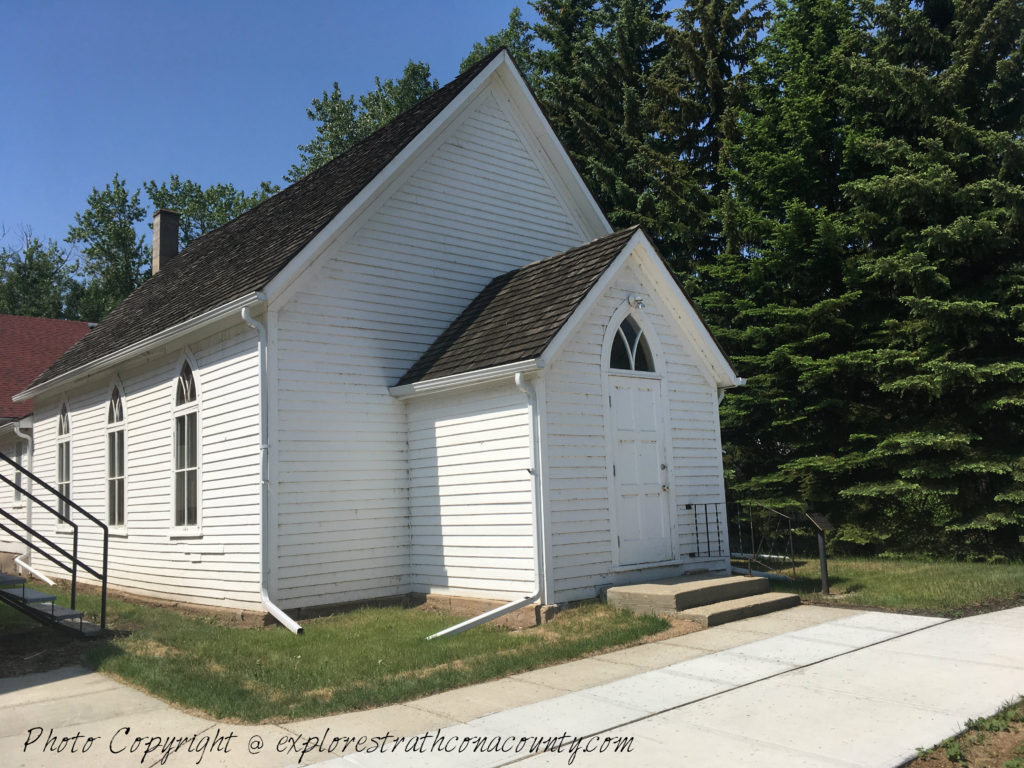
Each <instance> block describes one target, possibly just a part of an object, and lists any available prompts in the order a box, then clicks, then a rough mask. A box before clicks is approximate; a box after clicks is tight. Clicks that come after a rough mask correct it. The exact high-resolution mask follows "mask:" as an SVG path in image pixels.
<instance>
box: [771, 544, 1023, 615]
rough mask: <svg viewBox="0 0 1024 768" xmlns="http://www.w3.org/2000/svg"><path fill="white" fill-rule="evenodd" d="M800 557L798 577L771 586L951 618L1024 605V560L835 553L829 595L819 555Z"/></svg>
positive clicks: (821, 599)
mask: <svg viewBox="0 0 1024 768" xmlns="http://www.w3.org/2000/svg"><path fill="white" fill-rule="evenodd" d="M797 562H798V563H799V566H798V568H797V580H796V582H795V583H794V582H782V581H773V582H772V588H773V589H774V590H776V591H780V592H796V593H798V594H799V595H800V597H801V599H802V600H803V601H804V602H807V603H818V604H823V605H857V606H870V607H873V608H883V609H887V610H893V611H902V612H905V613H922V614H928V615H932V616H949V617H957V616H966V615H969V614H972V613H981V612H984V611H991V610H996V609H999V608H1007V607H1010V606H1012V605H1024V563H963V562H953V561H935V560H925V559H917V558H907V559H898V560H897V559H889V558H857V557H830V558H829V560H828V573H829V583H830V587H831V588H830V592H831V596H829V597H826V596H824V595H822V594H821V577H820V570H819V567H818V561H817V559H813V560H802V561H801V560H798V561H797Z"/></svg>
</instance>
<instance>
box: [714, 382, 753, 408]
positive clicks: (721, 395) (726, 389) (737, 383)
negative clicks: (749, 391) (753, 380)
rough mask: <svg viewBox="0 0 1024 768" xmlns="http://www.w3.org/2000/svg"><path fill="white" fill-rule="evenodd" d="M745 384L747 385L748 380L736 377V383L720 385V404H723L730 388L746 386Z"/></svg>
mask: <svg viewBox="0 0 1024 768" xmlns="http://www.w3.org/2000/svg"><path fill="white" fill-rule="evenodd" d="M745 386H747V380H746V379H736V383H735V384H733V385H732V386H731V387H719V388H718V404H719V405H721V404H722V401H723V400H724V399H725V393H726V392H728V391H729V390H730V389H735V388H736V387H745Z"/></svg>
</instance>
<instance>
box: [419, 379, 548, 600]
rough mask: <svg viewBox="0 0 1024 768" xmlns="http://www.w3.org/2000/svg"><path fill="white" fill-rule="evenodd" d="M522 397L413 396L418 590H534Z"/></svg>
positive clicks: (502, 390)
mask: <svg viewBox="0 0 1024 768" xmlns="http://www.w3.org/2000/svg"><path fill="white" fill-rule="evenodd" d="M529 470H530V424H529V408H528V407H527V403H526V397H525V395H523V393H521V392H520V391H519V390H518V389H516V388H515V387H514V386H513V385H511V384H510V383H509V384H505V385H504V386H500V387H486V388H480V389H471V390H462V391H456V392H453V393H449V394H444V395H435V396H428V397H422V398H416V399H413V400H411V401H409V499H410V502H409V503H410V516H411V517H410V530H411V535H412V544H411V571H412V574H411V586H412V590H413V591H414V592H433V593H440V594H457V595H466V596H471V597H491V598H503V599H512V598H516V597H522V596H523V595H526V594H529V593H530V592H531V591H532V590H533V588H534V580H535V561H534V549H535V548H534V526H533V524H534V515H533V476H532V475H531V474H530V471H529Z"/></svg>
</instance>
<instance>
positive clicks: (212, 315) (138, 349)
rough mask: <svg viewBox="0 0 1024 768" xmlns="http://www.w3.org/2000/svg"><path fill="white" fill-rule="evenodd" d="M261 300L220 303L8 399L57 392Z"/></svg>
mask: <svg viewBox="0 0 1024 768" xmlns="http://www.w3.org/2000/svg"><path fill="white" fill-rule="evenodd" d="M261 301H263V294H261V293H248V294H246V295H245V296H241V297H239V298H237V299H235V300H234V301H229V302H228V303H227V304H222V305H221V306H219V307H215V308H214V309H211V310H210V311H208V312H204V313H203V314H201V315H196V316H195V317H193V318H191V319H190V320H186V321H185V322H183V323H178V324H177V325H172V326H171V327H170V328H165V329H164V330H162V331H160V332H159V333H155V334H153V335H152V336H147V337H146V338H144V339H142V340H141V341H137V342H135V343H134V344H129V345H128V346H127V347H123V348H122V349H119V350H117V352H111V353H110V354H109V355H105V356H104V357H101V358H99V359H98V360H93V361H92V362H90V363H86V364H85V365H80V366H78V367H77V368H75V369H74V370H71V371H68V372H67V373H62V374H61V375H60V376H57V377H55V378H53V379H50V380H49V381H44V382H43V383H42V384H37V385H36V386H34V387H29V388H28V389H26V390H24V391H23V392H19V393H18V394H16V395H15V396H14V397H12V398H11V399H12V400H13V401H14V402H16V403H20V402H22V401H23V400H28V399H29V398H31V397H35V396H36V395H40V394H42V393H43V392H48V391H49V390H51V389H60V388H61V387H63V385H64V384H66V383H67V382H69V381H72V380H74V379H77V378H79V377H80V376H84V375H85V374H87V373H95V372H96V371H100V370H102V369H104V368H107V367H109V366H112V365H117V364H118V363H120V362H122V361H124V360H128V359H130V358H133V357H135V356H136V355H140V354H142V353H143V352H148V351H150V350H151V349H155V348H156V347H159V346H161V345H163V344H166V343H168V342H170V341H172V340H174V339H176V338H178V337H179V336H184V335H185V334H187V333H190V332H192V331H194V330H196V329H197V328H201V327H202V326H204V325H209V324H210V323H213V322H216V321H217V320H222V319H224V318H226V317H231V316H233V315H234V314H235V313H236V312H237V311H238V310H239V309H243V308H247V307H250V306H253V305H254V304H259V303H260V302H261Z"/></svg>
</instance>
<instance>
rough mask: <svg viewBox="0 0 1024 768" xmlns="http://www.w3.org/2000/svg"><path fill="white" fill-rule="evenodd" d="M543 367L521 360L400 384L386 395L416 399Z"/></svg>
mask: <svg viewBox="0 0 1024 768" xmlns="http://www.w3.org/2000/svg"><path fill="white" fill-rule="evenodd" d="M543 367H544V363H542V362H541V361H540V359H539V358H534V359H532V360H521V361H519V362H517V363H505V364H504V365H495V366H492V367H491V368H480V369H479V370H476V371H467V372H466V373H456V374H452V375H451V376H442V377H441V378H439V379H427V380H426V381H414V382H412V383H411V384H400V385H398V386H396V387H388V394H389V395H391V396H392V397H397V398H399V399H403V400H404V399H406V398H409V397H416V396H417V395H429V394H433V393H435V392H443V391H445V390H448V389H458V388H459V387H471V386H474V385H476V384H486V383H488V382H491V381H497V380H498V379H503V378H505V377H506V376H508V375H509V374H516V375H518V374H520V373H526V372H528V371H536V370H539V369H540V368H543Z"/></svg>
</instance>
